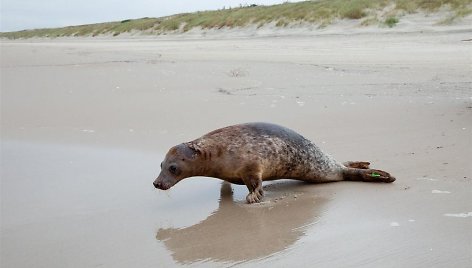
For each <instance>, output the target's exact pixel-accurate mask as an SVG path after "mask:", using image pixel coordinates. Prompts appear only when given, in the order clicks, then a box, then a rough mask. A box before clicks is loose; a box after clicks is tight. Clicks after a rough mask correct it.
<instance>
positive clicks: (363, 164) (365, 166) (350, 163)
mask: <svg viewBox="0 0 472 268" xmlns="http://www.w3.org/2000/svg"><path fill="white" fill-rule="evenodd" d="M343 165H344V166H346V167H349V168H360V169H368V168H369V165H370V163H369V162H360V161H348V162H344V163H343Z"/></svg>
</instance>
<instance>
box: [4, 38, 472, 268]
mask: <svg viewBox="0 0 472 268" xmlns="http://www.w3.org/2000/svg"><path fill="white" fill-rule="evenodd" d="M471 37H472V30H469V31H468V30H460V31H440V32H409V33H399V32H396V33H395V32H388V33H380V32H377V33H358V34H347V35H346V34H324V35H318V36H316V35H314V36H303V35H300V36H283V35H282V36H268V37H258V38H216V37H215V38H194V39H181V38H179V39H178V40H174V39H172V38H171V37H169V38H165V39H164V38H161V39H150V38H146V39H139V38H134V39H119V38H116V39H111V38H110V39H106V38H102V39H99V40H91V39H86V38H85V39H79V38H77V39H73V38H71V39H57V40H46V39H45V40H23V41H2V43H1V60H0V66H1V69H0V70H1V84H0V85H1V215H0V216H1V250H0V251H1V257H0V262H1V263H0V266H1V267H16V268H20V267H48V268H51V267H174V266H177V267H178V266H190V267H232V266H237V267H261V266H267V267H456V268H459V267H471V266H472V184H471V183H472V169H471V165H470V163H471V160H472V132H471V130H472V89H471V88H472V87H471V86H472V75H471V63H472V47H471V46H472V42H470V38H471ZM465 40H469V41H465ZM256 121H264V122H272V123H277V124H281V125H284V126H286V127H289V128H291V129H294V130H296V131H297V132H299V133H301V134H302V135H304V136H305V137H306V138H309V139H310V140H312V141H314V142H315V143H316V144H317V145H319V146H320V147H321V148H323V149H324V150H325V151H326V152H328V153H330V154H331V155H332V156H334V157H335V158H336V159H338V160H339V161H348V160H353V161H355V160H367V161H370V162H371V163H372V166H373V167H374V168H380V169H384V170H386V171H389V172H391V173H392V174H393V175H395V177H396V178H397V181H396V182H395V183H393V184H375V183H361V182H338V183H330V184H318V185H314V184H306V183H300V182H294V181H288V180H281V181H276V182H272V183H266V184H264V189H265V192H266V197H265V199H264V202H262V203H261V204H255V205H247V204H245V202H244V200H245V195H246V194H247V189H246V187H244V186H237V185H229V184H222V183H221V181H219V180H216V179H212V178H203V177H201V178H192V179H187V180H184V181H182V182H180V183H179V184H177V185H176V186H175V187H174V188H172V189H171V190H170V191H167V192H163V191H158V190H156V189H154V187H153V186H152V182H153V181H154V179H155V177H156V176H157V175H158V173H159V170H160V168H159V164H160V162H161V161H162V160H163V157H164V155H165V153H166V152H167V150H168V149H169V148H170V147H171V146H173V145H176V144H179V143H181V142H185V141H189V140H193V139H195V138H197V137H199V136H201V135H202V134H205V133H207V132H209V131H211V130H213V129H216V128H219V127H223V126H227V125H231V124H236V123H242V122H256Z"/></svg>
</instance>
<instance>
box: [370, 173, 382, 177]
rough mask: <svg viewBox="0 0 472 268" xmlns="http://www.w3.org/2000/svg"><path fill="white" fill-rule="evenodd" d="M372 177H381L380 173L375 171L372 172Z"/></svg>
mask: <svg viewBox="0 0 472 268" xmlns="http://www.w3.org/2000/svg"><path fill="white" fill-rule="evenodd" d="M370 176H371V177H380V174H377V173H375V172H373V173H372V174H370Z"/></svg>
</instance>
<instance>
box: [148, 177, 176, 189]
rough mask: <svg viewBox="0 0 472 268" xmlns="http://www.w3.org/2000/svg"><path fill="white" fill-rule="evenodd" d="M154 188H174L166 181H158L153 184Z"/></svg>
mask: <svg viewBox="0 0 472 268" xmlns="http://www.w3.org/2000/svg"><path fill="white" fill-rule="evenodd" d="M152 184H153V185H154V187H156V189H159V190H168V189H169V188H170V187H172V185H173V184H172V183H169V182H167V181H165V180H162V179H156V180H155V181H154V182H153V183H152Z"/></svg>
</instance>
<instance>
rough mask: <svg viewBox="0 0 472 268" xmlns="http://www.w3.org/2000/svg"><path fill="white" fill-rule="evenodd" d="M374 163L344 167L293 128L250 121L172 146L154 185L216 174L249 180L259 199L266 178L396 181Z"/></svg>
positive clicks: (231, 179) (252, 198)
mask: <svg viewBox="0 0 472 268" xmlns="http://www.w3.org/2000/svg"><path fill="white" fill-rule="evenodd" d="M369 164H370V163H368V162H348V163H345V165H343V164H341V163H339V162H337V161H336V160H334V159H333V158H332V157H331V156H330V155H328V154H326V153H324V152H323V151H322V150H321V149H320V148H319V147H318V146H317V145H315V144H314V143H313V142H311V141H310V140H308V139H306V138H304V137H303V136H302V135H300V134H298V133H296V132H295V131H293V130H290V129H288V128H285V127H282V126H278V125H274V124H269V123H247V124H240V125H234V126H229V127H225V128H221V129H217V130H214V131H212V132H210V133H208V134H206V135H204V136H202V137H200V138H198V139H196V140H193V141H190V142H187V143H183V144H180V145H177V146H174V147H173V148H171V149H170V150H169V152H168V153H167V155H166V158H165V160H164V162H163V164H162V170H161V173H160V174H159V177H158V178H157V179H156V181H155V182H154V186H155V187H156V188H159V189H163V190H166V189H168V188H170V187H172V186H173V185H174V184H175V183H177V182H178V181H180V180H182V179H184V178H187V177H192V176H208V177H215V178H220V179H222V180H225V181H228V182H231V183H236V184H245V185H246V186H247V187H248V189H249V194H248V196H247V198H246V199H247V201H248V202H249V203H253V202H259V201H261V199H262V195H263V191H262V181H266V180H277V179H295V180H302V181H306V182H315V183H319V182H333V181H341V180H359V181H382V182H392V181H394V180H395V178H393V177H392V176H391V175H390V174H388V173H387V172H385V171H381V170H373V169H369ZM174 169H175V171H174Z"/></svg>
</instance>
